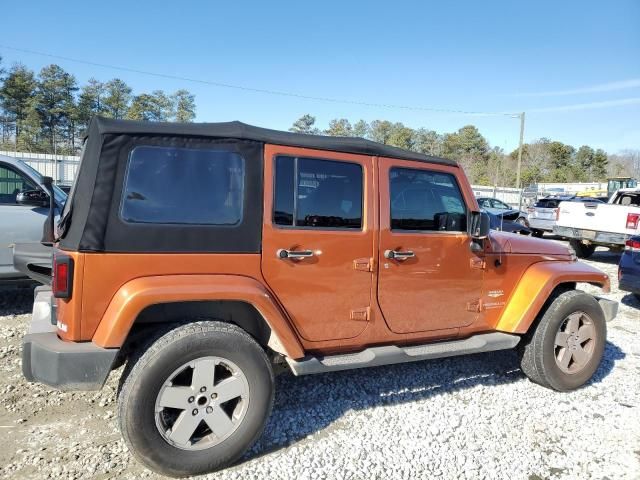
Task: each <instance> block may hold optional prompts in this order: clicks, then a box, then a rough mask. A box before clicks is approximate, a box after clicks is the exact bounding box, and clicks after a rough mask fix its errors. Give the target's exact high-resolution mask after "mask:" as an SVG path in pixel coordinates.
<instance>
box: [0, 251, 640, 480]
mask: <svg viewBox="0 0 640 480" xmlns="http://www.w3.org/2000/svg"><path fill="white" fill-rule="evenodd" d="M618 258H619V257H618V256H617V255H614V254H610V253H608V252H606V251H600V250H599V251H598V252H597V253H596V254H595V255H594V256H593V257H592V259H591V260H590V261H589V262H587V263H591V264H593V265H596V266H597V267H599V268H601V269H602V270H604V271H605V272H607V273H608V274H609V275H611V278H612V282H613V293H611V294H610V295H608V297H609V298H612V299H615V300H618V301H620V302H621V304H620V313H619V315H618V318H617V319H616V320H614V321H613V322H611V323H610V324H609V325H608V328H609V333H608V336H609V338H608V343H607V347H606V352H605V359H604V361H603V363H602V365H601V367H600V369H599V370H598V372H597V374H596V376H595V378H594V379H593V380H592V381H591V382H590V383H589V385H588V386H586V387H585V388H582V389H580V390H578V391H576V392H572V393H568V394H566V393H565V394H560V393H555V392H552V391H550V390H546V389H544V388H542V387H539V386H536V385H534V384H532V383H530V382H529V381H528V380H527V379H525V378H524V376H523V374H522V373H521V372H520V370H519V368H518V362H517V358H516V356H515V354H514V353H513V352H510V351H507V352H496V353H488V354H481V355H473V356H467V357H457V358H450V359H445V360H434V361H430V362H420V363H413V364H404V365H395V366H388V367H379V368H372V369H365V370H358V371H350V372H341V373H333V374H326V375H316V376H310V377H301V378H295V377H293V376H290V375H282V376H280V377H279V378H278V380H277V388H276V392H277V393H276V401H275V406H274V411H273V414H272V416H271V418H270V420H269V423H268V426H267V429H266V431H265V434H264V436H263V437H262V439H261V440H259V442H258V444H257V445H256V446H255V447H254V448H253V449H252V451H251V452H250V453H249V454H248V455H247V456H246V458H245V459H244V460H243V461H242V462H241V463H239V464H238V465H237V466H235V467H233V468H230V469H227V470H226V471H223V472H220V473H217V474H211V475H207V476H205V477H202V478H207V479H212V480H213V479H215V480H218V479H245V478H255V479H263V478H274V479H288V478H290V479H299V480H302V479H320V478H336V479H338V478H339V479H365V478H367V479H370V478H385V479H386V478H394V479H395V478H447V479H449V478H451V479H453V478H456V479H457V478H467V479H470V478H473V479H476V478H490V479H492V478H496V479H502V478H510V479H526V480H539V479H546V478H567V479H568V478H575V479H586V478H594V479H595V478H598V479H604V478H609V479H623V478H626V479H632V478H636V479H637V478H640V343H639V342H638V334H639V333H640V303H638V302H637V301H636V300H635V299H634V298H633V297H632V296H631V295H625V294H624V293H622V292H619V291H618V290H617V284H616V279H617V277H616V271H617V261H618ZM584 289H585V290H589V291H594V292H595V291H596V289H594V288H592V287H590V286H588V285H587V286H584ZM31 301H32V292H31V291H30V290H28V289H26V290H25V289H23V290H13V291H5V292H0V371H1V375H0V398H1V399H2V405H1V406H0V476H2V477H4V478H19V479H31V478H33V479H40V478H65V479H73V478H99V479H106V478H119V479H134V478H159V477H158V476H156V475H155V474H153V473H151V472H149V471H147V470H145V469H144V468H143V467H141V466H140V465H139V464H137V463H136V462H135V460H133V459H132V457H131V455H129V453H128V452H127V450H126V448H125V446H124V444H123V442H122V440H121V439H120V434H119V432H118V429H117V424H116V419H115V412H116V386H117V379H118V376H119V375H118V374H119V372H115V373H114V374H112V375H111V377H110V379H109V381H108V384H107V386H106V387H105V389H103V390H102V391H100V392H89V393H85V392H76V393H61V392H57V391H53V390H50V389H48V388H46V387H43V386H41V385H35V384H33V385H32V384H27V383H26V382H25V381H24V380H23V378H22V375H21V370H20V339H21V337H22V335H23V334H24V333H25V331H26V328H27V322H28V320H29V313H30V310H31Z"/></svg>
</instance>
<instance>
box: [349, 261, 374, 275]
mask: <svg viewBox="0 0 640 480" xmlns="http://www.w3.org/2000/svg"><path fill="white" fill-rule="evenodd" d="M353 269H354V270H359V271H361V272H373V258H371V257H370V258H356V259H355V260H354V261H353Z"/></svg>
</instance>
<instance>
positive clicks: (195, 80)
mask: <svg viewBox="0 0 640 480" xmlns="http://www.w3.org/2000/svg"><path fill="white" fill-rule="evenodd" d="M0 48H6V49H7V50H13V51H16V52H22V53H28V54H31V55H40V56H43V57H49V58H55V59H58V60H65V61H68V62H75V63H81V64H84V65H91V66H94V67H100V68H110V69H112V70H120V71H123V72H130V73H137V74H140V75H147V76H152V77H159V78H166V79H171V80H180V81H183V82H191V83H198V84H202V85H210V86H214V87H220V88H230V89H234V90H241V91H245V92H253V93H261V94H265V95H277V96H280V97H291V98H299V99H303V100H314V101H318V102H325V103H342V104H347V105H360V106H364V107H374V108H385V109H390V110H414V111H423V112H425V111H426V112H438V113H454V114H459V115H472V116H485V117H489V116H508V117H518V116H519V114H515V113H513V112H478V111H469V110H455V109H448V108H435V107H421V106H410V105H395V104H386V103H372V102H364V101H359V100H348V99H340V98H332V97H321V96H315V95H304V94H299V93H294V92H285V91H280V90H269V89H264V88H254V87H247V86H243V85H235V84H231V83H224V82H217V81H213V80H203V79H198V78H189V77H183V76H180V75H171V74H167V73H158V72H149V71H146V70H140V69H137V68H130V67H122V66H118V65H109V64H105V63H98V62H92V61H89V60H81V59H77V58H72V57H67V56H64V55H54V54H51V53H45V52H38V51H35V50H29V49H26V48H17V47H11V46H9V45H2V44H0Z"/></svg>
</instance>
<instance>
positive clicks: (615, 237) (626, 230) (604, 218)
mask: <svg viewBox="0 0 640 480" xmlns="http://www.w3.org/2000/svg"><path fill="white" fill-rule="evenodd" d="M559 209H560V210H559V213H558V220H557V222H556V225H555V227H554V229H553V232H554V233H555V234H556V235H560V236H562V237H567V238H570V239H575V240H578V241H580V242H583V243H585V244H587V245H602V246H607V247H623V246H624V244H625V242H626V241H627V240H628V239H629V237H631V236H632V235H637V234H638V231H639V230H638V227H639V226H640V189H621V190H619V191H618V192H616V193H615V194H614V195H613V197H612V198H611V200H610V201H609V203H605V204H602V203H575V202H562V203H561V204H560V207H559Z"/></svg>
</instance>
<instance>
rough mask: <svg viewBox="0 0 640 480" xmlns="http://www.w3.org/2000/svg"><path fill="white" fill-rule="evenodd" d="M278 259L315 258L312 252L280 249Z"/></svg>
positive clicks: (277, 254)
mask: <svg viewBox="0 0 640 480" xmlns="http://www.w3.org/2000/svg"><path fill="white" fill-rule="evenodd" d="M276 257H278V258H279V259H280V260H285V259H290V260H304V259H305V258H309V257H313V252H312V251H311V250H286V249H284V248H280V249H279V250H278V251H277V252H276Z"/></svg>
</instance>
